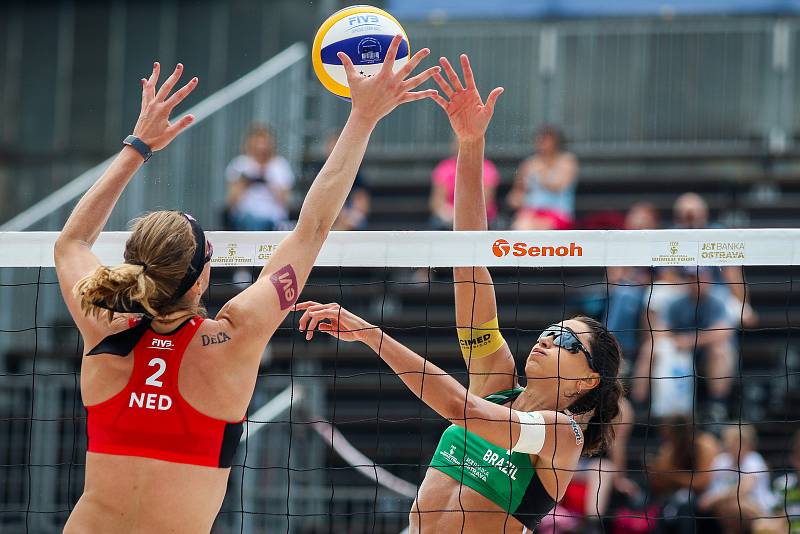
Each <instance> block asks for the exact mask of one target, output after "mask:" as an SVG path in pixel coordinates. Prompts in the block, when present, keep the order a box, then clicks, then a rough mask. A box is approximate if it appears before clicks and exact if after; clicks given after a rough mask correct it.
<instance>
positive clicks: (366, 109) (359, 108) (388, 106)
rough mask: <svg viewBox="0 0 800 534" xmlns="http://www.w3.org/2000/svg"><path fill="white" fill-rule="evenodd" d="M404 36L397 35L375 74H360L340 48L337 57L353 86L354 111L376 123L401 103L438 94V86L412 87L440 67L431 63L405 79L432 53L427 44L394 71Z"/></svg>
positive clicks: (349, 83) (421, 82) (351, 89)
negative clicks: (433, 87) (368, 75)
mask: <svg viewBox="0 0 800 534" xmlns="http://www.w3.org/2000/svg"><path fill="white" fill-rule="evenodd" d="M402 40H403V37H402V36H401V35H395V37H394V39H392V43H391V44H390V45H389V50H387V52H386V58H385V59H384V61H383V67H381V70H380V72H378V74H376V75H375V76H372V77H366V76H362V75H361V74H359V73H358V72H357V71H356V68H355V67H354V66H353V62H352V61H351V60H350V58H349V57H348V56H347V54H345V53H344V52H339V54H338V57H339V59H340V60H341V61H342V65H344V70H345V73H346V74H347V84H348V85H349V86H350V97H351V99H352V101H353V113H354V114H358V115H360V116H362V117H364V118H366V119H368V120H370V121H371V122H374V123H377V122H378V121H379V120H380V119H381V118H383V117H385V116H386V115H388V114H389V113H390V112H391V111H392V110H393V109H394V108H396V107H397V106H399V105H400V104H403V103H405V102H411V101H413V100H421V99H423V98H428V97H433V96H434V95H437V92H436V90H435V89H427V90H424V91H413V89H416V88H417V87H419V86H420V85H422V84H423V83H425V81H426V80H427V79H428V78H430V77H431V76H432V75H433V74H434V72H438V71H439V67H431V68H429V69H426V70H424V71H423V72H421V73H420V74H417V75H416V76H413V77H411V78H408V79H406V78H407V77H408V76H409V75H410V74H411V73H412V72H413V71H414V69H415V68H417V66H418V65H419V63H420V62H421V61H422V60H423V59H424V58H425V57H426V56H428V55H429V54H430V53H431V51H430V50H428V49H427V48H423V49H422V50H420V51H418V52H417V53H416V54H414V55H413V56H412V57H411V59H410V60H408V63H406V64H405V65H404V66H403V68H402V69H400V70H398V71H397V72H394V70H393V69H394V62H395V59H396V58H397V49H398V48H399V47H400V42H401V41H402Z"/></svg>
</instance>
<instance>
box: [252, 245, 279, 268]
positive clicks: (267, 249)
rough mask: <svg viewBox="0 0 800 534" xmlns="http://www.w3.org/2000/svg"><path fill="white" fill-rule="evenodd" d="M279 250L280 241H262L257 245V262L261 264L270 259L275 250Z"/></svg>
mask: <svg viewBox="0 0 800 534" xmlns="http://www.w3.org/2000/svg"><path fill="white" fill-rule="evenodd" d="M276 250H278V241H276V242H274V243H261V244H260V245H258V246H256V262H257V263H258V264H259V265H261V264H263V263H266V262H267V261H269V259H270V258H271V257H272V255H273V254H275V251H276Z"/></svg>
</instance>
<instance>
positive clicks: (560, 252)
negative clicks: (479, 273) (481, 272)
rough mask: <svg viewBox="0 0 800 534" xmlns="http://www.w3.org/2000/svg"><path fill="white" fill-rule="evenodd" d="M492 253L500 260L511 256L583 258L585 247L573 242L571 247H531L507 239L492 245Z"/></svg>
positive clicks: (499, 240)
mask: <svg viewBox="0 0 800 534" xmlns="http://www.w3.org/2000/svg"><path fill="white" fill-rule="evenodd" d="M492 253H493V254H494V255H495V256H497V257H498V258H503V257H505V256H508V255H509V254H511V255H512V256H517V257H521V256H530V257H534V258H537V257H548V256H552V257H557V258H564V257H580V256H583V247H581V246H580V245H578V244H577V243H575V242H574V241H573V242H571V243H570V244H569V245H529V244H528V243H525V242H522V241H517V242H516V243H514V244H511V243H509V242H508V241H506V240H505V239H498V240H497V241H495V242H494V244H493V245H492Z"/></svg>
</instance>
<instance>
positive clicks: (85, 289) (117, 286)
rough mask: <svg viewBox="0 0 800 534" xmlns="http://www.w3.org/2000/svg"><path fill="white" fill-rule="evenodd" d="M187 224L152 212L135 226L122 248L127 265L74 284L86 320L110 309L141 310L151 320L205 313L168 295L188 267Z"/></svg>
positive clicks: (190, 249)
mask: <svg viewBox="0 0 800 534" xmlns="http://www.w3.org/2000/svg"><path fill="white" fill-rule="evenodd" d="M195 248H196V246H195V241H194V236H193V234H192V227H191V225H190V223H189V221H188V220H187V219H186V217H184V216H183V215H181V214H180V213H179V212H175V211H156V212H153V213H149V214H147V215H145V216H143V217H141V218H139V219H136V220H134V221H133V224H132V233H131V236H130V237H129V238H128V241H127V242H126V243H125V255H124V256H125V263H123V264H121V265H118V266H116V267H105V266H100V267H98V268H97V269H95V271H94V272H92V273H91V274H89V275H87V276H85V277H83V278H82V279H81V280H79V281H78V283H77V284H75V287H74V288H73V294H74V295H75V297H77V298H78V299H80V303H81V311H83V313H84V314H85V315H92V316H95V317H98V318H100V317H101V316H102V314H103V313H108V320H109V321H111V319H113V317H114V311H112V310H128V309H135V308H139V309H140V310H141V309H143V310H144V312H146V313H147V314H148V315H150V316H151V317H159V316H164V315H166V314H168V313H172V312H175V311H184V310H185V311H187V312H190V313H196V314H201V315H202V314H204V312H205V310H203V308H202V307H199V306H195V305H194V304H189V303H187V302H186V301H185V299H181V300H179V301H178V302H174V301H173V299H172V295H173V293H174V292H175V290H176V289H177V288H178V284H179V282H180V280H181V278H182V277H183V275H184V274H185V273H186V270H187V269H188V268H189V264H190V262H191V259H192V255H193V254H194V251H195Z"/></svg>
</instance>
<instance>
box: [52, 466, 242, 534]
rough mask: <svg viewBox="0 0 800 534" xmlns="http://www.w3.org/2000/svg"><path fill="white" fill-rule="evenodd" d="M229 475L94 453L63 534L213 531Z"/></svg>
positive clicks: (206, 468) (201, 468) (203, 469)
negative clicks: (79, 496) (83, 485)
mask: <svg viewBox="0 0 800 534" xmlns="http://www.w3.org/2000/svg"><path fill="white" fill-rule="evenodd" d="M229 473H230V469H220V468H217V467H204V466H197V465H189V464H178V463H172V462H165V461H162V460H154V459H150V458H137V457H130V456H116V455H109V454H99V453H91V452H90V453H88V454H87V455H86V484H85V488H84V493H83V495H82V496H81V498H80V500H79V501H78V504H77V505H76V507H75V510H74V511H73V512H72V514H71V515H70V518H69V520H68V521H67V524H66V525H65V527H64V532H65V534H82V533H86V532H114V533H115V534H116V533H119V534H140V533H141V534H144V533H152V532H159V533H162V532H163V533H175V534H183V533H186V534H189V533H191V534H195V533H207V532H210V531H211V527H212V524H213V522H214V519H215V518H216V516H217V514H218V513H219V510H220V507H221V506H222V500H223V498H224V497H225V489H226V487H227V482H228V475H229Z"/></svg>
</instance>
